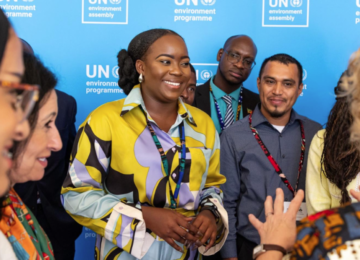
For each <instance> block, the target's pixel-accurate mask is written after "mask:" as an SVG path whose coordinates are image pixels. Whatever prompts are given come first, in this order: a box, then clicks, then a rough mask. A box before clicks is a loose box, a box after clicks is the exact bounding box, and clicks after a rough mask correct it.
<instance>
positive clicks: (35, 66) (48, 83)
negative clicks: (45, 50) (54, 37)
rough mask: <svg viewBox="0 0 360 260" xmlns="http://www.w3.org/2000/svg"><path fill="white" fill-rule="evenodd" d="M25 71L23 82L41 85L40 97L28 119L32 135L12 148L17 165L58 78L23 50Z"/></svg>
mask: <svg viewBox="0 0 360 260" xmlns="http://www.w3.org/2000/svg"><path fill="white" fill-rule="evenodd" d="M23 59H24V66H25V72H24V76H23V78H22V80H21V83H26V84H31V85H39V86H40V89H39V99H38V101H37V102H36V103H35V105H34V108H33V110H32V111H31V113H30V115H29V117H28V120H29V125H30V135H29V137H28V138H27V139H26V140H23V141H20V142H15V143H14V146H13V148H12V152H13V156H14V161H15V167H16V159H17V157H18V156H19V154H20V153H21V152H22V150H23V149H24V148H25V146H26V144H27V141H28V140H30V137H31V134H32V133H33V131H34V129H35V127H36V122H37V119H38V116H39V110H40V108H41V107H42V106H43V105H44V103H45V102H46V100H47V99H48V98H49V96H50V95H49V94H50V93H51V91H52V90H53V89H54V88H55V87H56V85H57V78H56V77H55V75H54V74H53V73H52V72H51V71H50V70H49V69H48V68H46V67H45V66H44V64H43V63H42V62H41V61H40V60H39V59H38V58H37V57H35V56H34V55H32V54H29V53H26V52H23Z"/></svg>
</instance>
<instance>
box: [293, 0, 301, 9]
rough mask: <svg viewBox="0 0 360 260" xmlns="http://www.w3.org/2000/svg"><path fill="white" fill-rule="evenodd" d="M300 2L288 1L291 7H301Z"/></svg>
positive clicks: (297, 0)
mask: <svg viewBox="0 0 360 260" xmlns="http://www.w3.org/2000/svg"><path fill="white" fill-rule="evenodd" d="M302 3H303V1H302V0H290V4H291V6H292V7H300V6H302Z"/></svg>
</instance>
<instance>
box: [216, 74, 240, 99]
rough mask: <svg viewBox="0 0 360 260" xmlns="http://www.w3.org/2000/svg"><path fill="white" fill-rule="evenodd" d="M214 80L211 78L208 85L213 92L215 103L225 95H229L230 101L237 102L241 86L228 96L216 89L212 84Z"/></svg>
mask: <svg viewBox="0 0 360 260" xmlns="http://www.w3.org/2000/svg"><path fill="white" fill-rule="evenodd" d="M214 79H215V76H214V77H212V78H211V80H210V85H211V88H212V91H213V93H214V96H215V98H216V100H217V101H219V100H220V99H222V97H223V96H226V95H229V96H230V97H231V98H232V99H234V100H236V101H238V100H239V95H240V89H241V88H242V87H243V86H242V85H241V86H240V88H237V89H236V90H234V91H233V92H231V93H230V94H226V93H225V92H224V91H223V90H222V89H220V88H219V87H217V86H216V85H215V84H214Z"/></svg>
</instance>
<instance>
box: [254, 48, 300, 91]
mask: <svg viewBox="0 0 360 260" xmlns="http://www.w3.org/2000/svg"><path fill="white" fill-rule="evenodd" d="M269 61H277V62H280V63H282V64H285V65H288V64H290V63H292V64H296V66H297V68H298V71H299V85H300V84H301V83H302V78H303V67H302V66H301V64H300V62H299V61H298V60H297V59H295V58H294V57H291V56H290V55H288V54H284V53H279V54H275V55H273V56H271V57H269V58H266V59H265V60H264V61H263V63H262V64H261V68H260V72H259V78H260V79H261V75H262V73H263V71H264V68H265V66H266V64H267V63H268V62H269Z"/></svg>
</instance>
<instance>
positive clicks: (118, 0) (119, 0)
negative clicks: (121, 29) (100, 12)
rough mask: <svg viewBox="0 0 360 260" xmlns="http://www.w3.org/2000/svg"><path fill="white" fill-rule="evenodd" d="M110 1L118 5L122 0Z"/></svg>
mask: <svg viewBox="0 0 360 260" xmlns="http://www.w3.org/2000/svg"><path fill="white" fill-rule="evenodd" d="M110 3H112V4H113V5H118V4H120V3H121V0H110Z"/></svg>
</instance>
